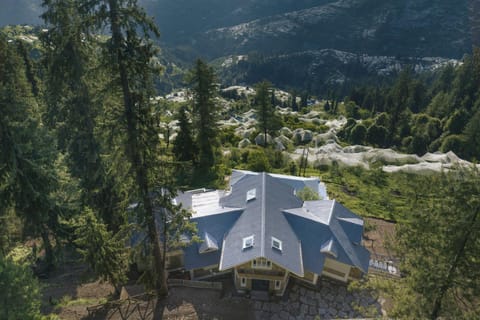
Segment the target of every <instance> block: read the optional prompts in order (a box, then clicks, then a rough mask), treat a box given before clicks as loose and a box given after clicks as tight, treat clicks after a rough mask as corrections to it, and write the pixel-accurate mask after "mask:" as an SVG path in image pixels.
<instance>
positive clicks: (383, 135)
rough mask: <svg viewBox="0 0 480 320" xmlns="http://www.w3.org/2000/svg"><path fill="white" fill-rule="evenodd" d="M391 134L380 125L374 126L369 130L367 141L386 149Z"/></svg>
mask: <svg viewBox="0 0 480 320" xmlns="http://www.w3.org/2000/svg"><path fill="white" fill-rule="evenodd" d="M388 135H389V132H388V130H387V128H385V127H384V126H379V125H376V124H374V125H372V126H370V127H369V128H368V130H367V135H366V137H365V140H366V141H367V142H368V143H370V144H372V145H374V146H378V147H385V146H386V144H387V141H388Z"/></svg>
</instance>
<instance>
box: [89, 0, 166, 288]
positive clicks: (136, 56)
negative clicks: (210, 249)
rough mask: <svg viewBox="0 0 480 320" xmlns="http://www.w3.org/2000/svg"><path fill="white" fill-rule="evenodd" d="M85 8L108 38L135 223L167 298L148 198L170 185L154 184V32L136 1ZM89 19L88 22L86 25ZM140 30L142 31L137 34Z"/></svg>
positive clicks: (105, 0) (100, 1) (99, 1)
mask: <svg viewBox="0 0 480 320" xmlns="http://www.w3.org/2000/svg"><path fill="white" fill-rule="evenodd" d="M89 6H90V7H89V10H87V13H88V14H89V15H90V16H91V17H92V18H93V19H92V20H93V21H98V23H97V24H94V25H93V27H99V28H102V27H104V26H105V27H107V28H109V29H110V32H111V35H112V36H111V39H110V41H109V42H108V45H107V47H106V48H105V49H106V51H105V53H106V57H107V61H109V63H110V64H109V66H110V68H111V72H112V74H113V75H115V79H114V84H115V85H118V87H119V88H120V92H121V96H122V99H123V111H122V118H123V119H124V121H125V122H124V125H125V127H124V130H125V154H126V155H127V157H128V160H129V162H130V165H131V170H132V171H133V174H134V177H135V182H136V190H135V191H136V192H135V195H137V196H138V197H139V198H140V200H141V207H140V209H141V210H140V212H141V214H140V216H139V219H140V220H141V221H145V224H146V227H147V233H148V238H149V240H150V243H151V246H152V252H153V257H154V259H153V264H154V265H153V270H154V282H153V283H154V286H155V287H156V288H157V292H158V293H159V294H160V295H166V294H167V292H168V287H167V282H166V273H165V269H164V259H163V252H162V248H161V244H160V237H159V234H158V230H157V228H156V223H155V221H156V215H155V211H154V206H153V199H152V191H153V189H154V186H155V184H158V183H166V185H165V188H171V187H172V186H171V185H169V184H168V183H169V182H166V181H165V180H163V181H161V182H160V181H159V178H161V177H162V175H164V174H165V171H164V172H160V173H159V172H158V171H156V170H158V169H157V168H162V167H163V165H164V164H163V163H162V162H160V161H159V160H160V159H159V154H158V152H159V150H158V147H159V140H158V128H157V126H156V123H158V121H157V119H156V118H155V117H154V112H153V105H152V104H151V102H150V98H151V97H152V96H153V75H154V74H155V73H156V72H157V71H158V70H157V69H156V68H155V66H153V65H152V64H151V61H152V58H153V57H154V56H155V54H156V50H155V48H154V46H153V44H152V42H151V41H150V40H149V39H150V37H149V35H150V33H152V34H154V35H155V36H158V35H159V32H158V30H157V28H156V27H155V25H154V24H153V22H152V21H151V20H150V19H148V18H147V16H146V14H145V12H144V11H143V10H142V9H140V8H139V7H138V5H137V2H136V1H124V0H96V1H91V2H90V3H89ZM92 20H90V19H88V18H87V21H92ZM139 31H143V32H142V33H141V34H139V33H138V32H139ZM171 194H173V191H172V192H170V193H166V194H165V195H163V196H165V197H167V198H168V199H170V195H171ZM168 199H167V200H168ZM167 200H166V201H165V202H168V201H167Z"/></svg>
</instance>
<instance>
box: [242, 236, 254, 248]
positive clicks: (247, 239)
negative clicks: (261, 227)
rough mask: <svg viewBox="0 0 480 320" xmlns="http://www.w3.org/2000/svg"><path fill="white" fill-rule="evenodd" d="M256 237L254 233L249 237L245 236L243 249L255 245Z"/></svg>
mask: <svg viewBox="0 0 480 320" xmlns="http://www.w3.org/2000/svg"><path fill="white" fill-rule="evenodd" d="M254 240H255V238H254V236H253V235H251V236H249V237H245V238H243V246H242V249H244V250H245V249H248V248H251V247H253V245H254V244H255V241H254Z"/></svg>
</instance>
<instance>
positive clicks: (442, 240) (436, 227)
mask: <svg viewBox="0 0 480 320" xmlns="http://www.w3.org/2000/svg"><path fill="white" fill-rule="evenodd" d="M478 175H479V172H478V170H477V169H457V170H454V171H451V172H449V173H444V174H442V175H441V176H439V177H433V176H432V177H429V178H428V179H425V180H424V183H423V184H419V185H418V186H417V189H416V192H415V194H414V196H415V197H414V198H413V201H412V204H411V216H410V217H409V218H408V220H407V221H405V222H403V223H401V224H400V225H399V227H398V230H397V232H396V241H395V244H396V247H395V248H396V250H397V253H398V256H399V257H402V260H403V262H402V265H401V270H402V272H403V273H404V274H405V277H404V279H403V280H402V285H403V286H405V288H406V290H408V291H411V292H413V293H414V294H416V298H414V299H412V300H411V302H412V303H414V304H416V306H409V305H405V301H402V303H401V305H397V310H400V311H401V312H400V313H399V314H397V316H400V317H410V316H413V315H412V314H411V313H409V312H410V311H412V310H414V311H415V312H417V313H420V314H416V315H415V317H421V318H427V317H429V318H431V319H437V317H439V316H442V317H445V318H466V319H468V318H470V317H471V316H473V314H475V312H478V311H479V307H478V301H477V297H478V295H479V293H480V292H479V291H480V282H479V279H480V261H479V260H478V258H477V257H478V254H479V252H480V244H479V242H478V241H477V240H478V239H479V236H480V234H479V230H480V217H479V214H480V196H479V195H480V188H479V184H478ZM410 309H411V310H410Z"/></svg>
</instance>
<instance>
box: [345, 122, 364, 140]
mask: <svg viewBox="0 0 480 320" xmlns="http://www.w3.org/2000/svg"><path fill="white" fill-rule="evenodd" d="M366 136H367V128H366V127H365V126H364V125H363V124H361V123H359V124H357V125H355V126H354V127H353V128H352V130H351V131H350V136H349V140H350V142H351V143H352V144H362V143H363V141H364V140H365V137H366Z"/></svg>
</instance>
